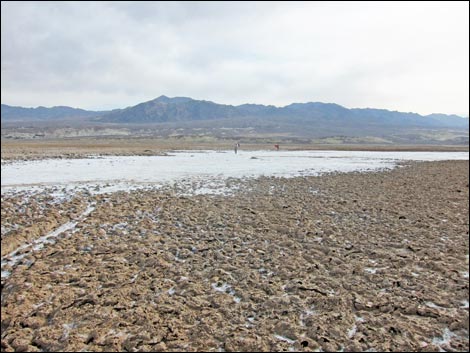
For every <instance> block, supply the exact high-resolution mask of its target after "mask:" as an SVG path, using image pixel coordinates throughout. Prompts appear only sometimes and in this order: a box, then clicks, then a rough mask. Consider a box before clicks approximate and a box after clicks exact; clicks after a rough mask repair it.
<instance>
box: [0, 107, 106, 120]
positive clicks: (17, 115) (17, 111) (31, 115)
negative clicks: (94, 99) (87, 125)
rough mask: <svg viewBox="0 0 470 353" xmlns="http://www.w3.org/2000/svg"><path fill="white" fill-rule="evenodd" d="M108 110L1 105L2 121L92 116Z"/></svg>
mask: <svg viewBox="0 0 470 353" xmlns="http://www.w3.org/2000/svg"><path fill="white" fill-rule="evenodd" d="M103 113H107V112H95V111H89V110H84V109H78V108H71V107H65V106H58V107H52V108H46V107H37V108H23V107H15V106H10V105H6V104H2V105H1V121H2V122H4V121H5V122H6V121H43V120H57V119H64V120H65V119H73V118H74V119H77V118H82V119H85V118H91V117H94V116H98V115H101V114H103Z"/></svg>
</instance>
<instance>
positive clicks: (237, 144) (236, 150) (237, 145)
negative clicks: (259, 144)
mask: <svg viewBox="0 0 470 353" xmlns="http://www.w3.org/2000/svg"><path fill="white" fill-rule="evenodd" d="M238 147H240V144H239V143H238V142H237V143H236V144H235V148H234V149H235V154H237V152H238Z"/></svg>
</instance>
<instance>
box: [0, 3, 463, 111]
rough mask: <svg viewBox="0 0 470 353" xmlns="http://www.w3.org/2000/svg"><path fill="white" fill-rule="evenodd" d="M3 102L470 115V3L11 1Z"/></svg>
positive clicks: (6, 14) (4, 36) (6, 9)
mask: <svg viewBox="0 0 470 353" xmlns="http://www.w3.org/2000/svg"><path fill="white" fill-rule="evenodd" d="M1 6H2V28H1V30H2V31H1V47H2V48H1V49H2V51H1V53H2V57H1V70H2V81H1V88H2V89H1V91H2V103H6V104H13V105H22V106H37V105H46V106H52V105H70V106H75V107H82V108H86V109H110V108H120V107H124V106H129V105H134V104H137V103H139V102H142V101H145V100H149V99H153V98H155V97H157V96H159V95H161V94H165V95H168V96H190V97H194V98H196V99H207V100H213V101H216V102H220V103H227V104H242V103H245V102H256V103H263V104H274V105H285V104H289V103H291V102H306V101H323V102H335V103H338V104H342V105H345V106H347V107H366V106H369V107H377V108H386V109H393V110H401V111H415V112H419V113H423V114H427V113H431V112H443V113H466V114H468V110H469V108H468V105H469V101H468V96H469V69H468V66H469V38H468V27H469V17H468V16H469V15H468V13H469V11H468V10H469V5H468V3H467V2H456V3H452V2H437V3H436V2H432V3H422V2H419V3H413V2H411V3H362V2H359V3H342V2H312V3H302V2H289V3H287V2H286V3H278V2H275V3H264V2H263V3H261V2H259V3H257V2H255V3H252V2H216V3H214V2H85V3H83V2H8V1H6V2H5V1H3V2H2V3H1Z"/></svg>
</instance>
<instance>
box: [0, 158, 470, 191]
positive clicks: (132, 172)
mask: <svg viewBox="0 0 470 353" xmlns="http://www.w3.org/2000/svg"><path fill="white" fill-rule="evenodd" d="M468 156H469V154H468V153H467V152H369V151H239V153H238V154H235V153H234V152H233V151H175V152H172V153H171V154H170V155H168V156H110V157H91V158H83V159H45V160H36V161H21V162H14V163H11V164H5V165H2V167H1V187H2V193H3V192H4V191H7V190H9V189H12V188H15V187H21V186H23V187H25V186H26V187H27V186H33V185H36V186H37V185H69V186H70V185H73V184H81V185H83V184H93V183H94V184H96V183H98V184H100V183H101V184H103V183H125V185H126V186H125V187H129V185H130V184H142V183H144V184H145V183H147V184H164V183H168V182H179V181H183V180H185V179H186V180H187V179H188V178H189V179H197V180H200V181H201V183H202V184H204V183H205V182H211V181H213V180H214V178H219V179H225V178H230V177H232V178H243V177H259V176H262V175H264V176H277V177H294V176H301V175H305V176H307V175H308V176H312V175H319V174H323V173H329V172H353V171H377V170H382V169H389V168H393V167H395V166H396V165H397V163H398V162H400V161H406V160H410V161H439V160H467V159H468ZM201 186H202V185H201ZM123 188H124V186H123ZM113 190H119V188H116V187H115V188H114V189H113Z"/></svg>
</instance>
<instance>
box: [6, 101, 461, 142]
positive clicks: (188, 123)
mask: <svg viewBox="0 0 470 353" xmlns="http://www.w3.org/2000/svg"><path fill="white" fill-rule="evenodd" d="M61 121H67V122H75V123H77V122H80V123H83V124H88V125H89V126H93V125H100V126H103V125H105V126H106V125H112V126H122V127H126V126H134V127H135V126H141V127H142V126H147V127H148V126H152V128H153V129H157V130H158V129H160V130H161V129H174V130H175V129H176V130H183V131H184V132H185V133H187V134H191V131H192V132H194V130H198V131H200V130H203V131H211V133H212V134H215V135H217V134H218V133H220V131H222V130H224V129H225V130H230V129H235V130H237V129H238V131H241V130H243V129H245V130H247V131H248V130H249V131H251V133H253V132H257V133H262V134H271V135H273V134H274V135H285V136H287V135H289V136H297V137H322V136H338V135H342V136H380V137H383V136H390V135H397V134H398V135H400V134H402V135H403V134H408V135H409V134H411V133H414V132H416V131H420V133H421V132H422V131H423V130H432V131H435V130H439V131H443V130H446V129H451V130H453V131H459V133H460V132H462V133H463V139H464V140H467V141H468V129H469V120H468V118H462V117H460V116H457V115H445V114H430V115H426V116H423V115H420V114H416V113H410V112H398V111H390V110H385V109H373V108H363V109H359V108H353V109H348V108H345V107H343V106H341V105H338V104H334V103H319V102H309V103H292V104H290V105H287V106H284V107H275V106H272V105H261V104H242V105H238V106H233V105H226V104H218V103H214V102H211V101H205V100H195V99H192V98H188V97H175V98H169V97H166V96H160V97H158V98H156V99H153V100H151V101H148V102H143V103H140V104H137V105H135V106H131V107H127V108H124V109H115V110H112V111H87V110H83V109H77V108H71V107H63V106H60V107H53V108H45V107H38V108H23V107H13V106H9V105H5V104H2V105H1V122H2V128H3V124H4V123H7V122H8V123H11V122H51V123H54V124H59V123H60V122H61ZM159 127H161V128H159ZM216 130H217V131H218V132H217V133H215V131H216ZM460 135H461V134H460ZM465 136H467V137H465Z"/></svg>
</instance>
